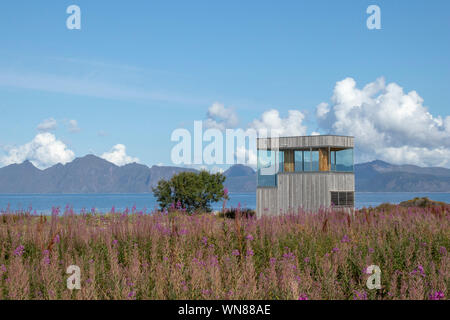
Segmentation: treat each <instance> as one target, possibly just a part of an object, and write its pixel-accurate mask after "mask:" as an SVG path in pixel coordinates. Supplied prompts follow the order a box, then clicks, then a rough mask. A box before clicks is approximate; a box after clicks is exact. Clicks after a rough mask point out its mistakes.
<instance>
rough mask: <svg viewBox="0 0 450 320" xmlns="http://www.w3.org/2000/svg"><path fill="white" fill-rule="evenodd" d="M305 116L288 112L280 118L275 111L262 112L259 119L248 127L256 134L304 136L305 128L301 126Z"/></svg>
mask: <svg viewBox="0 0 450 320" xmlns="http://www.w3.org/2000/svg"><path fill="white" fill-rule="evenodd" d="M304 119H305V115H304V114H303V113H302V112H301V111H299V110H289V111H288V116H287V117H285V118H282V117H281V116H280V112H279V111H278V110H276V109H272V110H268V111H266V112H264V113H263V114H262V116H261V118H260V119H255V120H253V122H252V123H251V124H250V125H249V128H250V129H254V130H256V132H257V133H258V134H263V135H269V136H270V135H275V136H304V135H306V130H307V128H306V126H305V125H303V123H302V122H303V120H304Z"/></svg>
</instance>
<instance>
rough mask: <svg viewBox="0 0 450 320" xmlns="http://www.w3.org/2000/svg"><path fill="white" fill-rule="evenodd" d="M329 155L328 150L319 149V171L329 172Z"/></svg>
mask: <svg viewBox="0 0 450 320" xmlns="http://www.w3.org/2000/svg"><path fill="white" fill-rule="evenodd" d="M329 158H330V153H329V152H328V149H324V148H323V149H319V171H330V160H329Z"/></svg>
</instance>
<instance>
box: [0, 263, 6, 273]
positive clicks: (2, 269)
mask: <svg viewBox="0 0 450 320" xmlns="http://www.w3.org/2000/svg"><path fill="white" fill-rule="evenodd" d="M0 272H1V273H4V272H6V267H5V265H4V264H2V265H1V266H0Z"/></svg>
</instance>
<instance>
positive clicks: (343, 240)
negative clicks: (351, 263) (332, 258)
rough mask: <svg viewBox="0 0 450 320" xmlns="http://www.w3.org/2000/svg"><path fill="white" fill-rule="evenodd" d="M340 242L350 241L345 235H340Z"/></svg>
mask: <svg viewBox="0 0 450 320" xmlns="http://www.w3.org/2000/svg"><path fill="white" fill-rule="evenodd" d="M341 242H342V243H345V242H350V238H349V237H348V236H347V235H345V236H343V237H342V239H341Z"/></svg>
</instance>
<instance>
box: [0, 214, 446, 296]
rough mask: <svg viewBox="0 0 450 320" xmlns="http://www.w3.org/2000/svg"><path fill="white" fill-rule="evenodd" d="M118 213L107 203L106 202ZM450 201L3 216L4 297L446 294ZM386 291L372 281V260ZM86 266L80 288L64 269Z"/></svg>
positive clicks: (0, 262)
mask: <svg viewBox="0 0 450 320" xmlns="http://www.w3.org/2000/svg"><path fill="white" fill-rule="evenodd" d="M112 211H113V210H112ZM449 217H450V211H449V209H448V208H447V209H445V208H430V209H420V208H401V207H395V208H390V209H389V210H386V211H383V210H381V209H380V210H375V211H373V210H372V211H367V210H360V211H356V213H355V214H354V215H353V216H350V215H347V214H344V213H341V212H335V211H330V210H323V211H320V212H318V213H315V214H308V213H304V212H301V211H299V212H296V213H295V214H288V215H283V216H279V217H264V218H260V219H256V218H248V219H247V218H242V217H241V218H239V219H235V220H232V219H224V218H219V217H216V216H214V215H186V214H183V213H182V212H176V211H174V212H170V213H167V212H166V213H159V212H153V213H151V214H146V213H142V212H136V211H133V212H128V210H127V212H125V213H117V212H116V213H109V214H104V215H102V214H98V213H94V214H93V213H85V212H82V213H80V214H74V213H73V211H72V210H70V209H66V211H65V212H63V213H60V212H59V210H58V209H54V210H53V214H52V215H51V216H39V215H36V214H31V213H29V212H10V211H5V212H2V213H1V214H0V300H1V299H300V300H306V299H434V300H437V299H448V294H449V293H448V286H449V279H450V277H449V276H450V269H449V268H450V258H449V254H448V250H449V247H450V240H449V233H450V228H449ZM372 264H375V265H378V266H380V268H381V271H382V274H381V284H382V289H380V290H377V289H374V290H369V289H367V287H366V281H367V278H368V277H369V275H368V274H367V272H366V268H367V267H368V266H369V265H372ZM69 265H77V266H79V267H80V268H81V290H73V291H70V290H68V289H67V278H68V277H69V276H70V275H68V274H66V269H67V267H68V266H69Z"/></svg>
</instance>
